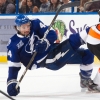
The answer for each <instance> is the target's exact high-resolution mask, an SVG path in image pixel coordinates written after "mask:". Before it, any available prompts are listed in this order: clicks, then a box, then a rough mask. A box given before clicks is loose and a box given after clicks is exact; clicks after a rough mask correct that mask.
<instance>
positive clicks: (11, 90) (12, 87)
mask: <svg viewBox="0 0 100 100" xmlns="http://www.w3.org/2000/svg"><path fill="white" fill-rule="evenodd" d="M16 84H17V81H16V80H15V79H12V80H9V81H8V82H7V92H8V94H9V95H10V96H17V95H18V94H19V93H20V87H19V86H18V89H16Z"/></svg>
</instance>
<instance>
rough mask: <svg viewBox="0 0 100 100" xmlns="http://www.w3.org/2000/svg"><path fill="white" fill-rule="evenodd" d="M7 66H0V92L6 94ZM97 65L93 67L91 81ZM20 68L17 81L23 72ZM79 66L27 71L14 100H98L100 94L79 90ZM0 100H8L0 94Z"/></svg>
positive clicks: (99, 99)
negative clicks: (55, 69) (54, 69)
mask: <svg viewBox="0 0 100 100" xmlns="http://www.w3.org/2000/svg"><path fill="white" fill-rule="evenodd" d="M7 68H8V67H7V64H0V90H2V91H3V92H5V93H7V92H6V87H7V86H6V80H7V74H8V73H7V72H8V69H7ZM98 68H99V65H94V70H93V74H92V79H93V78H94V77H95V75H96V73H97V70H98ZM24 70H25V68H24V67H23V66H22V68H21V70H20V72H19V75H18V80H19V78H20V77H21V75H22V73H23V72H24ZM79 71H80V69H79V65H66V66H64V67H63V68H61V69H60V70H57V71H52V70H48V69H46V68H40V69H35V70H32V71H30V70H28V71H27V73H26V75H25V77H24V78H23V80H22V82H21V83H20V88H21V90H20V94H19V95H18V96H16V97H13V98H14V99H16V100H100V93H87V92H86V91H85V92H84V91H83V90H82V89H81V88H80V78H79ZM0 100H10V99H9V98H7V97H5V96H4V95H2V94H1V93H0Z"/></svg>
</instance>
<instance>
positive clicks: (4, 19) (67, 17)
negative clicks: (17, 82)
mask: <svg viewBox="0 0 100 100" xmlns="http://www.w3.org/2000/svg"><path fill="white" fill-rule="evenodd" d="M28 17H29V18H30V19H33V18H39V19H40V20H41V21H43V22H44V23H45V24H46V25H49V24H50V23H51V21H52V19H53V18H54V14H44V15H40V14H37V15H29V16H28ZM47 17H48V19H47ZM90 18H91V19H90ZM14 19H15V16H14V15H13V16H12V15H11V16H10V15H9V16H2V15H1V16H0V62H1V63H2V62H7V57H6V54H3V53H2V52H5V53H6V51H7V50H6V46H7V43H8V40H9V38H10V37H11V36H12V35H14V34H15V33H16V31H15V30H14V28H13V26H14V25H15V23H14ZM46 19H47V20H46ZM59 19H60V20H62V21H64V22H65V24H66V28H67V32H66V34H64V37H65V38H68V37H69V35H70V34H71V33H78V32H81V31H82V30H83V29H85V28H86V27H88V26H91V25H94V24H96V23H98V20H99V17H98V14H94V13H91V14H88V13H87V14H77V13H76V14H75V13H73V14H60V15H59V16H58V17H57V20H59ZM83 19H84V20H83ZM94 19H95V20H94ZM94 60H95V63H99V61H98V59H97V58H96V57H95V59H94Z"/></svg>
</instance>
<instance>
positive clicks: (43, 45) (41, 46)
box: [35, 39, 50, 53]
mask: <svg viewBox="0 0 100 100" xmlns="http://www.w3.org/2000/svg"><path fill="white" fill-rule="evenodd" d="M49 46H50V44H49V41H48V40H47V39H43V40H38V41H37V42H36V44H35V50H36V51H37V53H43V52H45V51H46V50H47V49H48V47H49Z"/></svg>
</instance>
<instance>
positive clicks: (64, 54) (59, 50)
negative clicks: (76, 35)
mask: <svg viewBox="0 0 100 100" xmlns="http://www.w3.org/2000/svg"><path fill="white" fill-rule="evenodd" d="M90 58H91V59H90ZM91 63H93V55H92V53H91V52H90V51H89V50H88V49H86V50H85V49H81V48H79V49H77V50H73V48H72V46H71V45H70V43H69V41H68V40H65V41H63V42H62V43H60V44H59V45H57V47H55V48H54V49H52V50H51V51H50V52H49V54H48V56H47V57H46V59H45V60H43V61H42V62H41V63H40V64H39V66H41V67H46V68H48V69H51V70H58V69H60V68H62V67H63V66H64V65H66V64H84V65H87V64H91Z"/></svg>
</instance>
